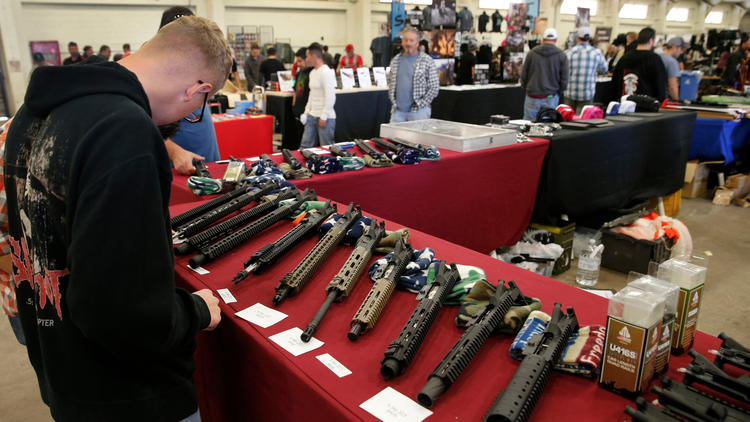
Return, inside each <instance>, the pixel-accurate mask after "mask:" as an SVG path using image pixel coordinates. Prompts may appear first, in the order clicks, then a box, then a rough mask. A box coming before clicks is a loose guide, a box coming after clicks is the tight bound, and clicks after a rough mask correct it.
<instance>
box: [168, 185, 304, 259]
mask: <svg viewBox="0 0 750 422" xmlns="http://www.w3.org/2000/svg"><path fill="white" fill-rule="evenodd" d="M297 195H299V191H298V190H297V188H291V189H284V190H283V191H281V192H279V194H278V195H276V196H275V197H274V198H273V199H271V200H269V201H265V202H261V203H260V204H258V205H256V206H254V207H252V208H250V209H249V210H247V211H243V212H241V213H240V214H237V215H235V216H234V217H232V218H229V219H227V220H224V221H222V222H221V223H219V224H217V225H215V226H213V227H209V228H208V229H206V230H204V231H202V232H200V233H198V234H196V235H194V236H191V237H189V238H187V240H185V241H184V242H183V243H182V244H180V245H177V246H176V247H175V248H174V253H175V255H187V254H188V253H190V252H192V251H195V250H199V249H200V248H203V247H205V246H208V245H209V244H210V243H211V242H213V241H215V240H218V239H220V238H222V237H224V236H228V235H230V234H231V233H232V232H233V231H235V230H236V229H237V228H239V227H242V226H244V225H245V224H248V223H250V222H251V221H254V220H256V219H258V218H260V217H262V216H264V215H266V214H268V213H270V212H271V211H273V210H275V209H276V208H278V206H279V202H281V201H283V200H286V199H291V198H295V197H296V196H297Z"/></svg>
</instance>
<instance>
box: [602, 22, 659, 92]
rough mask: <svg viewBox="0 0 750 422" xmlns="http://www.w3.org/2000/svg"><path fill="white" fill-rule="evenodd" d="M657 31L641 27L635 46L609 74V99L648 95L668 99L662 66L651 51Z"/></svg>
mask: <svg viewBox="0 0 750 422" xmlns="http://www.w3.org/2000/svg"><path fill="white" fill-rule="evenodd" d="M655 36H656V32H655V31H654V30H653V29H652V28H643V29H642V30H641V32H639V33H638V38H637V39H636V41H637V42H638V47H637V48H636V49H635V50H633V51H628V52H626V53H625V55H624V56H622V59H620V61H619V62H617V66H615V69H614V71H613V72H612V89H614V93H613V95H612V97H611V100H613V101H620V98H621V97H622V96H623V95H630V94H638V95H648V96H649V97H653V98H656V99H657V100H659V101H664V99H665V98H667V72H666V70H664V63H663V62H662V60H661V58H660V57H659V55H658V54H656V53H654V52H653V51H652V50H653V48H654V38H655Z"/></svg>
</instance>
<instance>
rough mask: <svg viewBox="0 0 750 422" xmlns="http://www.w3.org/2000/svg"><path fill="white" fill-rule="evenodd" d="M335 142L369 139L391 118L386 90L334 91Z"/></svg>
mask: <svg viewBox="0 0 750 422" xmlns="http://www.w3.org/2000/svg"><path fill="white" fill-rule="evenodd" d="M333 109H334V111H336V133H335V134H334V136H335V139H336V142H343V141H351V140H353V139H355V138H359V139H369V138H373V137H376V136H378V135H379V134H380V125H381V124H382V123H388V122H389V121H390V120H391V100H389V99H388V90H377V91H359V92H347V93H338V92H337V93H336V104H335V105H334V106H333Z"/></svg>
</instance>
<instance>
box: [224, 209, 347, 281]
mask: <svg viewBox="0 0 750 422" xmlns="http://www.w3.org/2000/svg"><path fill="white" fill-rule="evenodd" d="M335 212H336V205H331V201H330V200H328V201H326V203H325V205H324V206H323V208H321V209H319V210H312V211H309V212H308V213H307V215H306V216H305V217H304V218H303V219H302V221H300V223H299V224H298V225H297V226H296V227H294V228H293V229H291V230H290V231H288V232H287V233H286V234H284V235H283V236H281V237H280V238H278V239H277V240H276V241H275V242H272V243H269V244H267V245H266V246H263V247H262V248H260V249H259V250H258V251H257V252H255V253H254V254H253V255H252V256H251V257H250V258H249V259H248V260H247V261H245V263H244V264H243V267H244V269H243V270H242V271H240V272H239V273H237V275H236V276H234V278H233V279H232V282H234V284H237V283H239V282H240V281H242V280H244V279H245V278H246V277H247V276H248V275H249V274H250V273H251V272H253V273H255V274H260V273H262V272H263V271H265V270H266V269H267V268H268V267H269V266H271V264H273V263H274V262H276V260H277V259H278V258H279V257H280V256H281V255H283V254H285V253H287V252H288V251H289V250H290V249H292V248H293V247H294V246H295V245H297V244H298V243H299V242H300V241H301V240H302V239H304V238H306V237H307V236H309V235H311V234H313V233H315V231H316V230H317V228H318V226H320V225H321V224H322V223H323V222H324V221H325V220H326V219H327V218H328V217H330V216H331V215H332V214H333V213H335Z"/></svg>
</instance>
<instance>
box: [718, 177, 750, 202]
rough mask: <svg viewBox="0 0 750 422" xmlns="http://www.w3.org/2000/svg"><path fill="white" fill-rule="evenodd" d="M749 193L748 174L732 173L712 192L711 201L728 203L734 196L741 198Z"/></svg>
mask: <svg viewBox="0 0 750 422" xmlns="http://www.w3.org/2000/svg"><path fill="white" fill-rule="evenodd" d="M748 193H750V176H748V175H746V174H734V175H732V176H729V177H728V178H727V181H726V183H725V184H724V186H722V187H720V188H718V189H716V192H714V199H713V203H714V204H716V205H729V204H731V203H732V201H733V200H734V199H735V198H742V197H744V196H745V195H747V194H748Z"/></svg>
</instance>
